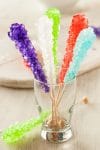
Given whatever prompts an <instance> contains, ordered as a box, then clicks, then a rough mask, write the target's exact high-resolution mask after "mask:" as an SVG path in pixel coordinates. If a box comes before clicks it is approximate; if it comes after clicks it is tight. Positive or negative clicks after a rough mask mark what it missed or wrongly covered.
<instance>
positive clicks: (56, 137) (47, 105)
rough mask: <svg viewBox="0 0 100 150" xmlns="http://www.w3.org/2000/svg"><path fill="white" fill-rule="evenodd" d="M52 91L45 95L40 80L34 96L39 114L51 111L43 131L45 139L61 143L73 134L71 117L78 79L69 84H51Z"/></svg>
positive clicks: (37, 82) (35, 84) (36, 82)
mask: <svg viewBox="0 0 100 150" xmlns="http://www.w3.org/2000/svg"><path fill="white" fill-rule="evenodd" d="M49 88H50V91H49V92H48V93H45V92H44V91H43V89H42V88H41V86H40V82H39V81H38V80H34V94H35V100H36V102H37V105H38V109H39V112H41V111H48V110H50V116H49V117H48V118H47V120H45V121H44V123H43V125H42V129H41V136H42V138H43V139H45V140H47V141H50V142H54V143H61V142H64V141H68V140H69V139H70V138H71V137H72V135H73V133H72V129H71V117H72V113H73V108H74V105H75V99H76V78H75V79H73V80H72V81H70V82H69V83H63V84H49Z"/></svg>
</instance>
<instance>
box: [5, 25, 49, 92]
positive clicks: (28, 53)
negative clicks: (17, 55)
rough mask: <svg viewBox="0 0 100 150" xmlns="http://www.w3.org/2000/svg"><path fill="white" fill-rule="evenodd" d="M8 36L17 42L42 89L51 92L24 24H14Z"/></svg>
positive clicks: (16, 44)
mask: <svg viewBox="0 0 100 150" xmlns="http://www.w3.org/2000/svg"><path fill="white" fill-rule="evenodd" d="M8 36H9V37H10V39H11V40H12V41H14V42H15V46H16V48H17V49H19V51H20V52H21V54H22V56H23V58H24V60H26V61H27V62H28V64H29V66H30V68H31V70H32V72H33V74H34V77H35V79H36V80H38V81H40V84H41V87H42V88H43V89H44V91H45V92H49V87H48V84H47V79H46V76H45V73H44V71H43V69H42V66H41V64H40V62H39V60H38V58H37V54H36V50H35V48H34V46H33V45H32V42H31V41H30V39H29V37H28V34H27V30H26V29H25V26H24V25H23V24H18V23H15V24H12V25H11V27H10V31H9V32H8Z"/></svg>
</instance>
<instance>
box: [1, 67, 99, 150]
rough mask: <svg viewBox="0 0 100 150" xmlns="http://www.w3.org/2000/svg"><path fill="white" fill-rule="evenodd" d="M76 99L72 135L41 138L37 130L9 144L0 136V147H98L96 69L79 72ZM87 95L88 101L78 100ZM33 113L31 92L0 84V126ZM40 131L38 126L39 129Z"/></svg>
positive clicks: (32, 149) (84, 149) (15, 149)
mask: <svg viewBox="0 0 100 150" xmlns="http://www.w3.org/2000/svg"><path fill="white" fill-rule="evenodd" d="M77 87H78V90H77V99H76V103H78V104H77V105H76V106H75V109H74V114H73V117H72V128H73V132H74V137H73V139H72V140H70V141H69V142H65V143H63V144H51V143H48V142H45V141H43V140H42V139H41V138H40V136H39V133H37V134H36V135H37V136H36V138H35V139H33V136H32V135H31V136H29V138H28V139H27V141H25V143H23V144H20V145H17V146H15V147H11V146H10V148H9V147H8V146H7V145H5V144H4V143H3V142H2V141H1V140H0V149H1V150H9V149H11V150H99V148H100V142H99V141H100V129H99V128H100V69H96V70H94V71H92V72H90V73H86V74H85V75H83V76H80V77H79V78H78V80H77ZM84 96H87V97H88V99H89V103H88V104H87V105H86V104H83V103H80V101H81V99H82V98H83V97H84ZM36 115H37V110H36V105H35V102H34V92H33V90H32V89H30V90H25V89H23V90H21V89H10V88H3V87H0V128H1V129H4V128H5V127H7V126H8V125H10V124H12V123H14V122H16V121H22V120H26V119H29V118H31V117H32V116H36ZM39 131H40V130H39Z"/></svg>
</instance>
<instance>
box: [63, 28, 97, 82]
mask: <svg viewBox="0 0 100 150" xmlns="http://www.w3.org/2000/svg"><path fill="white" fill-rule="evenodd" d="M95 39H96V36H95V34H94V31H93V29H92V28H90V27H89V28H87V29H84V30H82V31H81V32H80V34H79V36H78V38H77V41H76V45H75V48H74V56H73V59H72V62H71V64H70V67H69V69H68V72H67V73H66V76H65V79H64V82H65V83H66V82H69V81H71V80H73V79H74V78H75V77H76V75H77V73H78V71H79V68H80V64H81V63H82V61H83V60H84V58H85V56H86V54H87V52H88V50H89V49H90V48H91V46H92V44H93V42H94V41H95Z"/></svg>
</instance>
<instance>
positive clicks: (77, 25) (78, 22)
mask: <svg viewBox="0 0 100 150" xmlns="http://www.w3.org/2000/svg"><path fill="white" fill-rule="evenodd" d="M87 27H88V20H87V18H86V17H85V16H84V15H83V14H77V15H75V16H73V19H72V24H71V26H70V29H69V35H68V39H67V44H66V52H65V55H64V59H63V64H62V67H61V70H60V74H59V77H58V80H59V83H62V82H63V80H64V77H65V74H66V72H67V71H68V68H69V65H70V62H71V61H72V57H73V48H74V46H75V43H76V39H77V37H78V35H79V33H80V31H81V30H82V29H84V28H87Z"/></svg>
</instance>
